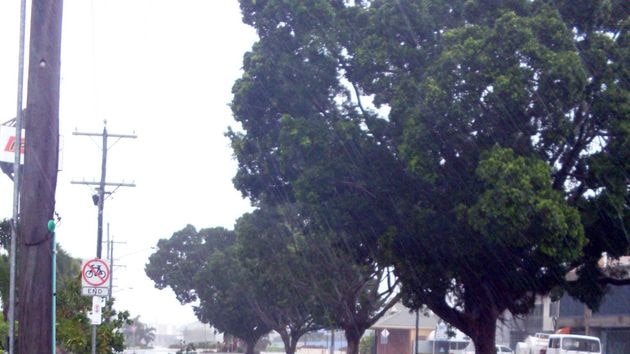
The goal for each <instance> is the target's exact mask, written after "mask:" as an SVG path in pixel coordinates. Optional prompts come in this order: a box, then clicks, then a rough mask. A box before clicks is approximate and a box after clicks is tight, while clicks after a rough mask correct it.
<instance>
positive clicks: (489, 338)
mask: <svg viewBox="0 0 630 354" xmlns="http://www.w3.org/2000/svg"><path fill="white" fill-rule="evenodd" d="M471 327H472V333H471V334H470V338H471V339H472V340H473V342H474V343H475V354H496V348H495V342H494V337H495V334H496V329H497V317H496V316H493V315H492V314H490V313H488V314H486V316H482V317H480V318H478V319H477V320H476V321H475V323H474V324H473V325H471Z"/></svg>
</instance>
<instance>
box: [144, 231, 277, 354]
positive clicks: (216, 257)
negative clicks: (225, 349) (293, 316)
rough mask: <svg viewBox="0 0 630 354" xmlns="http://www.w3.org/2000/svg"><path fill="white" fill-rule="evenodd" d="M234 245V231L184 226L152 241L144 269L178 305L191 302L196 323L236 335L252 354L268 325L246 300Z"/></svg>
mask: <svg viewBox="0 0 630 354" xmlns="http://www.w3.org/2000/svg"><path fill="white" fill-rule="evenodd" d="M234 243H235V235H234V231H229V230H226V229H224V228H211V229H202V230H199V231H197V230H196V229H195V228H194V227H193V226H191V225H188V226H186V227H185V228H184V229H182V230H180V231H177V232H175V233H174V234H173V235H172V236H171V238H169V239H161V240H160V241H159V242H158V245H157V247H158V250H157V251H156V252H154V253H153V254H152V255H151V256H150V257H149V262H148V263H147V265H146V267H145V271H146V274H147V275H148V276H149V278H151V279H152V280H153V281H154V282H155V286H156V287H157V288H158V289H164V288H166V287H170V288H171V289H172V290H173V292H174V293H175V295H176V297H177V299H178V300H179V301H180V302H181V303H182V304H184V303H193V302H196V301H197V304H195V305H194V311H195V315H196V316H197V318H199V320H200V321H201V322H203V323H209V324H211V325H212V326H214V327H215V328H216V329H218V330H219V331H221V332H224V333H229V334H231V335H234V336H236V337H238V338H240V339H242V340H243V341H244V342H246V344H247V353H248V354H253V351H254V346H255V345H256V342H257V341H258V340H259V339H260V338H261V337H262V336H263V335H265V334H267V333H268V332H269V331H270V330H271V329H270V328H269V327H267V326H266V325H265V324H264V323H263V322H262V321H261V320H260V319H259V318H258V317H257V316H256V314H255V312H254V309H253V307H252V306H251V303H250V302H249V301H248V297H249V296H252V294H251V293H252V289H251V288H250V287H248V286H249V284H248V283H247V282H245V281H243V279H244V275H243V271H242V266H241V264H240V259H239V258H238V257H236V253H235V250H234Z"/></svg>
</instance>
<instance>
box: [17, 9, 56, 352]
mask: <svg viewBox="0 0 630 354" xmlns="http://www.w3.org/2000/svg"><path fill="white" fill-rule="evenodd" d="M62 9H63V1H62V0H37V1H33V2H32V5H31V31H30V46H29V50H30V54H29V69H28V90H27V93H28V97H27V101H26V102H27V104H26V106H27V109H26V114H25V119H24V127H25V130H26V135H25V153H24V155H25V157H24V171H23V175H22V178H23V180H22V187H21V193H20V198H21V201H20V219H19V234H18V240H17V242H18V260H17V261H18V267H17V269H18V270H17V279H18V281H17V284H18V287H17V293H18V297H17V298H18V300H17V319H18V324H19V329H18V331H17V332H18V340H17V352H18V353H52V352H53V348H51V347H52V344H51V343H52V323H51V322H52V313H51V308H52V254H51V249H52V243H51V242H52V241H51V235H50V232H49V231H48V228H47V223H48V220H50V219H51V218H52V216H53V213H54V211H55V191H56V188H57V167H58V158H59V157H58V151H59V84H60V63H61V60H60V58H61V20H62Z"/></svg>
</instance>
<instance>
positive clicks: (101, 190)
mask: <svg viewBox="0 0 630 354" xmlns="http://www.w3.org/2000/svg"><path fill="white" fill-rule="evenodd" d="M106 123H107V122H105V124H106ZM72 135H83V136H100V137H102V139H103V143H102V145H101V150H102V153H103V156H102V159H101V180H100V182H87V181H72V182H70V183H72V184H85V185H97V186H98V188H97V189H96V191H97V194H95V195H93V196H92V198H93V200H94V203H95V204H96V205H97V206H98V220H97V225H98V226H97V233H96V257H97V258H101V255H102V250H103V209H104V207H105V194H106V192H105V187H106V186H115V187H117V188H118V187H135V186H136V185H135V184H134V183H124V182H116V183H110V182H107V181H106V174H107V151H108V150H109V145H108V138H110V137H111V138H118V139H117V140H120V139H123V138H129V139H135V138H137V136H136V135H135V134H110V133H109V132H107V126H104V127H103V132H102V133H82V132H74V133H72Z"/></svg>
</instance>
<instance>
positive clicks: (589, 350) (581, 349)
mask: <svg viewBox="0 0 630 354" xmlns="http://www.w3.org/2000/svg"><path fill="white" fill-rule="evenodd" d="M543 351H544V349H543V350H541V353H542V352H543ZM601 353H602V345H601V343H600V341H599V338H597V337H591V336H581V335H577V334H551V335H549V343H548V345H547V350H546V351H545V354H601Z"/></svg>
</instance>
